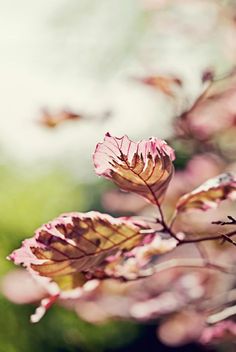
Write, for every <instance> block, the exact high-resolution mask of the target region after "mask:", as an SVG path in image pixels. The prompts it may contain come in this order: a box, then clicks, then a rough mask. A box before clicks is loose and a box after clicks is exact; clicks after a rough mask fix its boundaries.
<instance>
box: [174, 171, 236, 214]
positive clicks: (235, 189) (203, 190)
mask: <svg viewBox="0 0 236 352" xmlns="http://www.w3.org/2000/svg"><path fill="white" fill-rule="evenodd" d="M225 199H232V200H235V199H236V178H235V176H234V175H233V174H231V173H225V174H221V175H219V176H217V177H214V178H212V179H210V180H208V181H207V182H205V183H203V184H202V185H201V186H200V187H198V188H196V189H195V190H194V191H192V192H190V193H187V194H185V195H184V196H182V197H181V198H180V199H179V200H178V202H177V205H176V209H177V211H178V212H184V211H186V210H188V209H200V210H204V211H205V210H208V209H211V208H216V207H217V205H218V204H219V203H220V202H221V201H223V200H225Z"/></svg>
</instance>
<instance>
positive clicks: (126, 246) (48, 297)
mask: <svg viewBox="0 0 236 352" xmlns="http://www.w3.org/2000/svg"><path fill="white" fill-rule="evenodd" d="M174 159H175V154H174V151H173V149H172V148H171V147H170V146H169V145H168V144H167V143H166V142H165V141H163V140H159V139H157V138H150V139H149V140H142V141H140V142H133V141H131V140H130V139H129V138H128V137H127V136H124V137H121V138H117V137H113V136H111V135H110V134H106V136H105V139H104V141H103V142H102V143H99V144H98V145H97V147H96V150H95V153H94V156H93V160H94V165H95V171H96V173H97V174H98V175H99V176H103V177H105V178H107V179H109V180H112V181H113V182H114V183H115V184H116V185H117V186H118V187H119V188H120V189H122V190H124V191H126V192H133V193H135V194H137V195H139V196H142V197H143V198H144V199H145V200H146V201H147V202H148V203H149V204H151V205H152V206H153V207H154V208H156V209H157V217H155V219H154V220H153V218H151V217H150V218H146V219H143V218H141V217H121V218H114V217H111V216H110V215H107V214H102V213H99V212H89V213H76V212H74V213H67V214H63V215H61V216H59V217H58V218H56V219H54V220H52V221H50V222H49V223H47V224H45V225H43V226H42V227H41V228H39V229H38V230H36V232H35V235H34V236H33V237H32V238H30V239H26V240H25V241H24V242H23V244H22V247H21V248H19V249H17V250H15V251H14V252H13V253H12V254H11V255H10V256H9V259H11V260H13V261H14V262H15V263H16V264H22V265H23V266H24V267H25V268H26V269H27V271H28V272H29V273H30V275H31V276H32V277H33V279H34V280H35V281H36V282H37V285H40V287H42V288H43V291H41V294H40V295H41V297H42V300H41V305H40V306H39V307H38V308H37V310H36V312H35V314H33V315H32V316H31V321H32V322H38V321H39V320H40V319H41V317H42V316H43V315H44V313H45V312H46V310H47V309H48V308H49V307H51V305H52V304H54V303H55V302H56V301H58V300H59V302H62V304H64V305H66V306H67V305H68V304H69V306H70V307H71V306H72V307H74V308H75V307H76V308H75V309H78V305H77V303H75V302H77V301H80V302H82V301H83V300H85V302H86V300H87V299H88V296H90V298H91V297H92V301H94V300H95V301H96V300H97V299H98V297H100V295H102V297H103V300H104V299H105V300H106V299H107V298H106V293H104V292H105V291H104V286H102V285H103V282H106V280H107V279H115V280H119V281H122V282H128V281H129V282H131V281H134V283H135V284H136V285H137V284H138V283H139V282H142V280H144V278H148V277H150V279H151V280H152V279H155V283H156V285H158V284H159V285H163V284H161V281H162V280H163V276H161V275H162V274H163V272H165V273H166V272H168V270H169V269H171V268H176V269H178V268H179V267H180V268H181V267H186V268H195V269H199V268H201V269H209V270H213V271H217V272H218V271H219V272H223V273H224V274H227V275H231V274H233V273H234V268H233V267H232V266H230V265H221V264H219V263H217V262H215V261H214V262H212V260H211V259H209V258H208V257H207V256H206V255H205V254H204V252H202V251H201V249H199V251H200V255H201V258H197V259H196V258H187V259H181V258H178V255H177V256H176V258H175V255H173V256H174V259H173V258H172V259H171V260H168V258H167V259H166V260H165V259H164V260H161V261H160V257H162V256H161V255H162V254H166V253H172V252H173V253H174V251H175V250H176V249H177V248H180V247H182V246H183V247H184V245H189V244H194V245H195V244H199V243H201V242H208V241H221V242H222V241H224V242H225V241H228V242H230V245H232V247H233V248H234V245H235V242H234V240H233V238H234V236H235V235H236V231H231V232H229V233H225V232H224V233H221V232H219V233H217V234H215V235H214V236H212V235H205V236H200V237H199V236H197V237H196V236H195V237H192V236H190V237H188V235H187V234H185V233H183V232H180V231H179V230H178V231H176V230H175V226H174V225H175V222H176V221H177V220H178V218H179V217H180V216H181V214H183V213H188V212H197V213H199V211H207V210H209V209H212V208H213V209H214V208H217V206H218V204H219V203H220V202H221V201H224V200H226V199H229V200H235V199H236V178H235V176H234V175H233V174H230V173H225V174H221V175H219V176H217V177H215V178H213V179H211V180H209V181H207V182H206V183H204V184H203V185H201V186H200V187H198V188H196V189H195V190H193V191H191V192H189V193H187V194H185V195H183V196H181V197H180V198H179V199H178V201H177V202H176V206H175V210H174V212H173V214H172V218H171V220H170V221H167V220H166V216H165V214H164V212H163V208H162V204H163V201H164V196H165V193H166V191H167V188H168V185H169V183H170V181H171V178H172V176H173V172H174V166H173V161H174ZM231 221H232V218H231ZM197 248H199V247H197ZM166 275H167V277H168V274H166ZM159 277H160V280H158V278H159ZM173 279H174V280H176V278H173V277H172V280H173ZM178 280H179V279H178V278H177V281H176V285H177V286H176V287H179V285H180V283H179V281H178ZM167 281H168V280H167ZM182 285H183V283H181V287H182ZM102 287H103V288H102ZM136 288H137V287H136ZM133 289H134V288H133ZM133 289H132V288H131V292H130V294H129V295H130V302H129V305H130V310H129V312H130V313H129V314H128V315H127V313H125V316H129V317H130V315H131V317H132V318H133V319H135V320H140V319H141V320H149V319H153V318H154V317H155V316H156V314H157V316H158V315H159V314H160V309H159V308H158V307H159V303H158V301H156V300H154V301H153V298H151V297H150V298H148V299H146V302H145V304H144V303H143V306H142V302H141V303H135V304H134V302H133V299H134V298H132V297H133V293H132V292H133V291H132V290H133ZM138 290H139V291H140V292H141V291H142V289H141V287H140V286H139V288H138ZM181 290H183V288H182V289H181ZM181 290H180V292H179V293H178V294H177V296H178V300H180V298H179V297H181ZM177 291H178V290H177ZM98 292H100V294H98ZM104 295H105V296H104ZM116 295H117V293H116ZM179 295H180V296H179ZM191 295H192V293H191V294H190V293H189V292H188V291H186V293H183V291H182V296H183V297H185V299H184V300H183V297H182V298H181V301H183V303H182V305H183V307H185V306H186V304H187V305H188V304H189V303H190V302H191V301H192V299H193V298H192V296H191ZM108 296H110V297H112V294H111V293H110V295H108ZM38 298H39V297H38V296H37V299H38ZM165 299H166V300H167V302H168V298H165ZM175 299H177V298H176V297H175ZM194 299H196V298H194ZM34 300H36V299H35V297H34V299H32V301H34ZM158 300H160V297H158ZM172 300H173V298H172ZM63 302H64V303H63ZM68 302H69V303H68ZM132 302H133V303H132ZM140 304H141V306H140ZM168 304H169V303H168ZM178 304H179V302H178ZM172 305H173V301H172ZM90 308H91V307H90ZM80 309H81V308H80ZM175 309H176V308H174V311H175ZM155 311H156V313H155ZM170 311H171V309H170V308H167V307H166V308H164V306H163V304H162V313H161V314H166V313H169V312H170ZM100 313H101V312H100ZM93 314H95V315H96V314H97V315H98V316H99V312H96V310H95V311H94V312H93ZM120 314H121V313H120ZM82 315H83V314H82ZM112 315H117V312H116V313H114V312H113V313H111V314H110V316H112ZM210 315H211V314H210V313H208V312H206V311H204V319H205V321H206V322H207V320H208V319H209V316H210ZM108 316H109V314H108ZM184 319H187V320H188V314H187V318H186V314H185V315H184ZM95 320H96V318H95ZM98 320H99V318H98ZM231 330H232V329H231ZM232 331H234V330H232ZM213 335H214V334H212V336H213ZM192 338H195V336H192ZM202 341H206V338H204V337H202Z"/></svg>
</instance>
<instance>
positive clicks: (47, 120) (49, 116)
mask: <svg viewBox="0 0 236 352" xmlns="http://www.w3.org/2000/svg"><path fill="white" fill-rule="evenodd" d="M81 118H82V115H81V114H77V113H74V112H72V111H70V110H61V111H59V112H56V113H51V112H50V111H49V110H48V109H44V110H43V111H42V115H41V118H40V120H39V122H40V124H41V125H43V126H45V127H48V128H55V127H57V126H58V125H60V124H61V123H62V122H64V121H68V120H80V119H81Z"/></svg>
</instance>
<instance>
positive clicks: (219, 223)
mask: <svg viewBox="0 0 236 352" xmlns="http://www.w3.org/2000/svg"><path fill="white" fill-rule="evenodd" d="M227 218H228V219H229V220H230V221H220V220H219V221H213V222H212V224H214V225H221V226H223V225H236V219H235V218H233V216H230V215H229V216H227Z"/></svg>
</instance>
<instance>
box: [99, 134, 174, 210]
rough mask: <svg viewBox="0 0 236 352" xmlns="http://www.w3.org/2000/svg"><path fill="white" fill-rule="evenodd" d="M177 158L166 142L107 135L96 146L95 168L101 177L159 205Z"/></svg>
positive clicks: (155, 139) (154, 139)
mask: <svg viewBox="0 0 236 352" xmlns="http://www.w3.org/2000/svg"><path fill="white" fill-rule="evenodd" d="M174 158H175V155H174V151H173V149H172V148H171V147H169V146H168V145H167V144H166V142H165V141H163V140H160V139H157V138H150V139H149V140H142V141H140V142H137V143H136V142H133V141H131V140H130V139H129V138H128V137H127V136H124V137H121V138H117V137H112V136H110V134H106V136H105V139H104V142H102V143H99V144H98V145H97V147H96V150H95V153H94V165H95V170H96V173H97V174H98V175H100V176H104V177H105V178H108V179H111V180H112V181H113V182H115V183H116V184H117V185H118V186H119V187H120V188H121V189H123V190H125V191H130V192H134V193H137V194H139V195H141V196H143V197H144V198H146V199H148V200H149V201H150V202H151V203H153V204H157V203H160V202H161V201H162V200H163V196H164V194H165V191H166V189H167V187H168V184H169V182H170V180H171V177H172V175H173V171H174V167H173V164H172V161H173V160H174Z"/></svg>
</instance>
